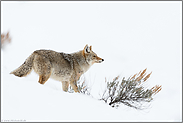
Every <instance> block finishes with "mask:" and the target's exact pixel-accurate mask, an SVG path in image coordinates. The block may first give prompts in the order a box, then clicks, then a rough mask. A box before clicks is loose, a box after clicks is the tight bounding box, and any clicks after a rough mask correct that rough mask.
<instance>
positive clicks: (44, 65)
mask: <svg viewBox="0 0 183 123" xmlns="http://www.w3.org/2000/svg"><path fill="white" fill-rule="evenodd" d="M33 69H34V71H35V72H36V73H37V74H38V75H39V81H38V82H39V83H40V84H44V83H45V82H46V81H47V80H48V79H49V78H50V76H51V63H50V61H49V59H47V58H45V57H43V56H41V55H37V54H36V55H35V58H34V62H33Z"/></svg>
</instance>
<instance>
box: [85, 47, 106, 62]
mask: <svg viewBox="0 0 183 123" xmlns="http://www.w3.org/2000/svg"><path fill="white" fill-rule="evenodd" d="M83 56H84V57H85V59H86V62H87V63H88V64H90V65H93V64H94V63H101V62H103V61H104V59H102V58H100V57H98V56H97V54H96V53H94V52H93V51H92V46H90V47H88V45H86V46H85V47H84V49H83Z"/></svg>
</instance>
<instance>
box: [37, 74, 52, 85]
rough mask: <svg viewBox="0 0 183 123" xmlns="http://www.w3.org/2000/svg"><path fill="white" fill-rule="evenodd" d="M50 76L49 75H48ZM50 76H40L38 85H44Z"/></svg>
mask: <svg viewBox="0 0 183 123" xmlns="http://www.w3.org/2000/svg"><path fill="white" fill-rule="evenodd" d="M50 75H51V74H50ZM50 75H40V76H39V81H38V82H39V83H40V84H44V83H45V82H46V81H47V80H48V79H49V78H50Z"/></svg>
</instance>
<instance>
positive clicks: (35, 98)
mask: <svg viewBox="0 0 183 123" xmlns="http://www.w3.org/2000/svg"><path fill="white" fill-rule="evenodd" d="M181 10H182V5H181V2H166V1H165V2H139V1H138V2H110V1H109V2H79V1H76V2H73V1H70V2H5V1H3V2H1V15H2V16H1V32H2V33H3V32H4V33H5V32H7V31H8V30H9V31H10V35H11V37H12V42H11V43H10V44H9V45H7V46H6V47H5V48H4V49H3V50H1V77H2V78H1V120H2V121H111V122H113V121H121V122H122V121H135V122H136V121H182V52H181V51H182V28H181V27H182V11H181ZM86 44H89V45H92V46H93V51H94V52H96V53H97V54H98V56H100V57H102V58H103V59H104V60H105V61H104V62H103V63H101V64H95V65H93V66H92V67H91V68H90V69H89V71H88V72H87V73H86V74H85V75H84V76H85V78H86V80H87V82H88V85H89V86H92V90H91V93H92V95H93V97H90V96H87V95H83V94H78V93H65V92H63V91H62V89H61V83H60V82H58V81H55V80H52V79H49V80H48V81H47V82H46V83H45V85H40V84H39V83H38V82H37V81H38V75H37V74H35V73H34V72H32V73H31V74H30V75H29V76H27V77H24V78H19V77H15V76H13V75H10V74H9V73H10V72H11V71H12V70H14V69H16V68H17V67H19V66H20V65H21V64H22V63H23V62H24V60H25V59H26V58H27V57H28V56H29V55H30V54H31V53H32V52H33V51H34V50H37V49H52V50H55V51H58V52H66V53H71V52H75V51H78V50H82V49H83V48H84V46H85V45H86ZM145 68H147V72H148V73H150V72H151V71H152V72H153V73H152V75H151V77H150V79H149V81H148V84H147V86H148V87H149V88H151V87H152V86H154V85H156V84H158V85H162V88H163V89H162V90H161V91H160V92H159V93H158V94H157V95H156V96H155V98H154V101H153V102H152V103H151V107H150V108H149V109H147V110H143V111H139V110H136V109H133V108H129V107H127V106H125V105H121V106H120V108H118V109H114V108H112V107H110V106H109V105H107V104H105V103H104V102H103V101H99V100H98V98H99V93H100V91H101V90H102V89H103V87H102V86H103V85H104V82H105V77H106V78H107V79H108V80H111V79H113V78H114V77H115V76H117V75H121V76H123V77H129V76H131V75H133V74H135V73H137V72H139V71H140V70H143V69H145Z"/></svg>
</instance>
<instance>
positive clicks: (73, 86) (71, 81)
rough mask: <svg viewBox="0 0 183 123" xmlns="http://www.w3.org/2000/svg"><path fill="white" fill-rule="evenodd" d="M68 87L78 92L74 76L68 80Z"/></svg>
mask: <svg viewBox="0 0 183 123" xmlns="http://www.w3.org/2000/svg"><path fill="white" fill-rule="evenodd" d="M70 85H71V87H72V88H73V89H74V91H75V92H79V90H78V86H77V80H76V75H74V76H72V77H71V79H70Z"/></svg>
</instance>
